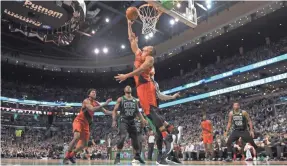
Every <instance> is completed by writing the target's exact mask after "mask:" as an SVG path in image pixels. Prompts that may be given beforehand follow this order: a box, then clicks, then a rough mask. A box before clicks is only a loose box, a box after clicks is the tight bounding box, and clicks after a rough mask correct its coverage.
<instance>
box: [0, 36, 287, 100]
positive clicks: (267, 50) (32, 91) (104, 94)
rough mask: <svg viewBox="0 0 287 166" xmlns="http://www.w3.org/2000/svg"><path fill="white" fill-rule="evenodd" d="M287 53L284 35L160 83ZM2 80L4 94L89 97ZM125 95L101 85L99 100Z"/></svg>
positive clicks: (34, 97) (173, 83) (163, 85)
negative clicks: (276, 39)
mask: <svg viewBox="0 0 287 166" xmlns="http://www.w3.org/2000/svg"><path fill="white" fill-rule="evenodd" d="M286 52H287V37H285V38H282V39H281V40H280V41H278V42H277V43H271V44H270V45H264V46H261V47H259V48H256V49H253V50H251V51H249V52H246V53H244V54H242V55H234V56H231V57H226V58H223V59H222V60H221V61H220V62H218V63H214V64H210V65H208V66H206V67H204V68H200V69H194V70H192V71H191V72H186V73H185V74H184V75H181V76H176V77H173V78H171V79H168V80H163V81H160V82H159V85H160V87H161V89H162V90H165V89H170V88H173V87H176V86H181V85H183V84H186V83H190V82H194V81H198V80H200V79H203V78H208V77H210V76H213V75H216V74H220V73H223V72H226V71H229V70H232V69H235V68H238V67H243V66H246V65H249V64H252V63H255V62H258V61H262V60H266V59H269V58H271V57H275V56H278V55H280V54H282V53H286ZM234 62H236V63H234ZM1 83H2V84H1V86H2V91H1V94H2V96H5V97H11V98H18V99H30V100H37V101H55V102H56V101H58V102H61V101H62V102H80V101H82V99H83V98H85V97H86V91H87V89H85V88H71V87H66V88H63V87H58V86H57V85H46V84H45V85H31V84H25V83H22V82H9V81H5V80H1ZM193 89H194V88H193ZM195 89H196V87H195ZM122 94H123V90H121V89H118V88H106V87H105V88H97V99H98V100H99V101H104V100H106V99H107V98H110V97H112V98H113V99H116V98H117V97H118V96H121V95H122ZM135 95H136V94H135Z"/></svg>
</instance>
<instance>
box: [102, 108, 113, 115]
mask: <svg viewBox="0 0 287 166" xmlns="http://www.w3.org/2000/svg"><path fill="white" fill-rule="evenodd" d="M102 112H103V113H104V114H105V115H112V114H113V111H109V110H106V109H105V108H102Z"/></svg>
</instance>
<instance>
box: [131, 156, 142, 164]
mask: <svg viewBox="0 0 287 166" xmlns="http://www.w3.org/2000/svg"><path fill="white" fill-rule="evenodd" d="M134 162H135V163H137V162H139V163H141V164H145V161H144V160H143V159H142V158H141V156H140V155H139V154H136V155H135V157H134V160H133V162H132V163H134Z"/></svg>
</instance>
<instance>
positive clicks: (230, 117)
mask: <svg viewBox="0 0 287 166" xmlns="http://www.w3.org/2000/svg"><path fill="white" fill-rule="evenodd" d="M231 123H232V111H230V112H229V114H228V124H227V127H226V130H225V133H224V136H225V137H226V136H227V133H228V132H229V130H230V127H231Z"/></svg>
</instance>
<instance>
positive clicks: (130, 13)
mask: <svg viewBox="0 0 287 166" xmlns="http://www.w3.org/2000/svg"><path fill="white" fill-rule="evenodd" d="M126 16H127V18H128V19H129V20H136V19H137V18H138V16H139V15H138V9H137V8H136V7H129V8H128V9H127V11H126Z"/></svg>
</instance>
